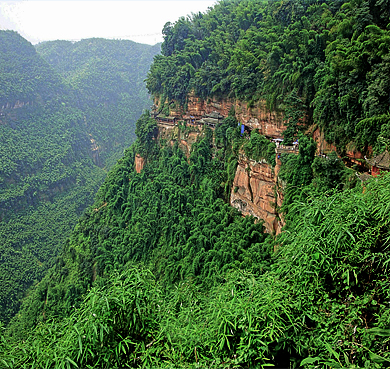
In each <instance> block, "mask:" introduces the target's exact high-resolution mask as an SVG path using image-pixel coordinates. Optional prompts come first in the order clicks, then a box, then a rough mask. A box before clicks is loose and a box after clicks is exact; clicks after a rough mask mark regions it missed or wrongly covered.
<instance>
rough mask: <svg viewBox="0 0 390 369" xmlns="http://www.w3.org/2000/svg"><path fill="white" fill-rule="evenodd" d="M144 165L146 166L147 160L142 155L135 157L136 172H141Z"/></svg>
mask: <svg viewBox="0 0 390 369" xmlns="http://www.w3.org/2000/svg"><path fill="white" fill-rule="evenodd" d="M144 164H145V159H144V158H143V157H142V156H141V155H139V154H137V155H136V156H135V170H136V172H137V173H140V172H141V170H142V169H143V167H144Z"/></svg>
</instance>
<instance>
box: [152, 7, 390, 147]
mask: <svg viewBox="0 0 390 369" xmlns="http://www.w3.org/2000/svg"><path fill="white" fill-rule="evenodd" d="M389 7H390V4H389V2H388V1H387V0H383V1H382V0H352V1H349V2H347V1H341V0H305V1H303V0H302V1H263V0H244V1H238V0H237V1H230V0H226V1H220V2H218V4H216V5H215V6H214V8H213V9H211V10H210V11H209V12H207V13H205V14H202V13H199V14H193V15H192V16H190V17H187V18H181V19H179V20H178V21H177V22H175V23H174V24H171V23H167V24H166V25H165V27H164V29H163V34H164V43H163V45H162V55H158V56H156V57H155V60H154V63H153V65H152V66H151V69H150V71H149V74H148V79H147V87H148V89H149V92H150V93H152V94H154V95H158V96H160V97H161V98H162V100H163V101H164V100H165V99H168V100H171V99H173V100H176V101H179V102H180V103H181V104H185V103H186V99H187V97H188V94H189V93H190V92H192V91H194V92H195V94H196V95H197V96H201V97H203V98H207V97H210V96H217V97H231V98H237V99H241V100H244V101H247V102H249V103H250V104H251V103H253V102H254V101H256V100H259V99H263V100H266V101H267V103H268V106H269V107H270V108H271V109H276V110H281V111H283V112H287V119H286V120H288V126H289V129H288V130H287V132H286V134H287V135H288V137H287V138H288V140H291V135H293V134H296V133H297V131H299V130H301V129H304V128H305V127H306V126H307V125H311V124H316V125H318V126H319V127H320V128H321V129H322V130H323V131H324V133H325V139H326V140H327V141H328V142H329V143H333V144H335V145H336V146H337V148H338V150H339V151H340V152H341V153H342V152H344V151H345V150H346V146H347V145H348V144H349V143H352V144H353V146H354V147H356V148H357V149H358V150H360V151H367V149H368V147H375V150H378V151H381V150H383V149H384V140H388V139H389V138H390V137H389V136H388V131H389V106H390V101H389V94H390V90H389V86H390V83H389V57H390V41H389V40H390V33H389V32H390V30H389V28H388V27H389V26H388V25H389V20H390V19H389ZM291 109H292V110H296V109H304V111H305V113H306V125H305V124H297V123H302V121H299V119H298V120H297V118H294V117H293V116H291V115H289V114H288V110H291ZM386 142H387V141H386Z"/></svg>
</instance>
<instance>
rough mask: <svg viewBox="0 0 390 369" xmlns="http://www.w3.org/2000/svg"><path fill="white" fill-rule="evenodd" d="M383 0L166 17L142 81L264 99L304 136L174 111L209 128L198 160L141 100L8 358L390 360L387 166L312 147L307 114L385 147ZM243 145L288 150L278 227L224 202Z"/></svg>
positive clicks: (66, 361) (205, 362)
mask: <svg viewBox="0 0 390 369" xmlns="http://www.w3.org/2000/svg"><path fill="white" fill-rule="evenodd" d="M388 5H389V4H388V2H387V1H386V0H384V1H382V0H380V1H376V0H372V1H353V2H349V3H347V2H344V1H312V0H310V1H306V0H305V1H303V0H302V1H296V0H294V1H269V2H262V1H261V2H260V1H245V0H243V1H235V0H233V1H221V2H219V3H218V4H216V5H215V7H214V8H213V9H211V10H210V11H208V12H207V13H205V14H197V15H193V16H192V17H191V18H190V19H180V20H179V21H178V22H177V23H176V24H175V25H169V24H167V25H166V26H165V27H164V34H165V41H164V43H163V45H162V52H163V55H161V56H156V57H155V59H154V63H153V65H152V67H151V69H150V72H149V75H148V81H147V83H148V86H149V90H150V91H151V92H152V93H153V94H154V95H155V96H156V97H158V98H159V99H160V101H162V102H163V103H166V102H167V103H168V104H169V103H170V102H171V101H172V100H173V101H174V102H175V103H181V104H182V106H183V108H184V109H185V105H186V99H187V97H188V93H189V92H191V91H195V93H197V94H198V95H199V96H203V97H204V98H206V99H207V97H208V96H215V95H219V96H221V97H226V96H232V95H233V96H236V97H237V98H240V99H244V100H248V102H250V101H251V100H256V99H265V100H267V103H268V105H269V107H272V108H273V109H280V110H283V112H284V114H285V116H286V123H287V125H288V127H287V131H286V134H285V139H286V141H288V140H292V139H295V138H299V150H296V152H295V153H283V154H281V155H280V158H279V157H277V156H276V153H275V152H274V151H275V147H274V144H273V143H270V141H269V140H268V139H267V138H266V137H263V136H261V135H260V134H259V132H257V131H255V130H253V131H252V132H251V134H250V135H249V134H248V133H247V132H245V131H244V132H241V129H240V127H239V126H240V125H241V123H240V122H237V120H236V118H235V112H234V111H231V113H230V115H229V116H228V117H225V119H223V120H222V121H221V122H218V123H217V124H216V125H215V129H214V130H211V129H209V128H208V127H207V126H206V125H203V127H202V128H201V127H199V126H195V125H194V124H186V123H185V122H184V123H183V122H177V123H173V124H172V125H173V126H174V127H175V129H176V130H180V132H181V133H183V136H184V137H185V135H187V134H188V135H189V134H190V133H194V132H196V135H197V136H198V139H197V142H196V143H194V144H193V145H192V147H191V152H190V153H189V156H188V157H187V156H186V155H185V154H184V153H183V152H182V151H181V150H180V149H179V145H180V144H182V142H180V143H179V142H178V141H177V138H178V135H176V136H175V135H172V137H167V138H165V139H161V137H162V136H161V126H158V125H157V123H156V120H155V119H154V118H153V117H152V116H151V115H150V113H148V112H145V113H144V114H142V116H141V117H140V119H139V120H138V121H137V124H136V135H137V140H136V142H135V143H134V144H133V145H132V146H131V147H130V148H129V149H128V150H126V152H125V154H124V156H123V158H122V159H120V160H119V161H118V163H117V165H116V166H115V167H114V168H113V169H112V170H111V171H110V173H109V174H108V176H107V178H106V180H105V182H104V184H103V185H102V186H101V188H100V190H99V192H98V194H97V197H96V201H95V203H94V205H93V206H91V207H90V208H89V209H88V210H87V211H86V212H85V213H84V214H83V216H82V217H81V218H80V219H79V222H78V224H77V226H76V227H75V229H74V231H73V233H72V235H71V236H70V237H69V239H68V240H67V241H66V242H65V244H64V248H63V250H62V252H61V253H60V255H59V256H58V258H57V261H56V263H55V265H54V266H53V267H52V268H51V269H50V270H49V271H48V273H47V274H46V276H45V277H44V278H43V279H42V281H41V282H40V283H38V284H37V285H36V286H35V287H34V288H33V289H32V290H31V291H30V293H29V295H28V296H27V298H26V299H25V301H24V303H23V306H22V308H21V309H20V311H19V313H18V314H17V315H16V316H15V317H14V318H13V319H12V321H11V322H10V324H9V325H8V326H7V329H6V330H5V331H4V334H3V335H2V336H1V339H0V355H1V358H2V363H4V365H5V366H6V367H10V368H30V367H32V366H35V367H38V368H43V367H45V368H48V367H49V368H62V367H69V368H71V367H74V368H92V367H93V368H96V367H97V368H106V367H110V368H123V367H145V368H265V367H269V366H274V367H276V368H287V367H290V368H300V367H303V368H310V369H314V368H318V367H321V368H327V367H329V368H338V369H340V368H350V369H352V368H354V369H355V368H386V367H388V366H389V363H390V341H389V337H390V329H389V327H390V316H389V308H388V304H389V301H390V282H389V278H388V265H389V260H390V254H389V241H390V213H389V212H390V206H389V203H390V175H389V174H382V175H380V176H378V177H376V178H371V179H368V180H367V181H365V182H363V181H361V180H360V179H359V178H358V176H357V173H356V172H355V170H354V169H353V168H347V167H346V166H345V165H344V163H343V161H342V160H341V159H340V157H339V156H338V155H337V154H336V153H335V152H333V153H329V154H328V155H327V156H326V157H324V156H322V155H316V150H317V146H316V143H315V142H314V140H313V138H312V137H311V136H310V134H311V132H312V131H311V130H307V129H306V128H307V127H306V126H307V125H312V124H318V125H319V126H320V128H321V129H323V130H324V132H325V134H326V136H327V140H329V142H333V143H334V144H336V146H337V148H338V151H339V153H342V152H343V151H345V150H346V146H347V144H350V143H352V144H354V145H355V146H356V147H358V148H360V149H361V150H362V151H365V150H367V152H369V150H368V147H369V146H374V150H377V151H381V150H384V149H385V148H386V145H388V142H389V141H388V136H386V134H387V133H386V132H387V129H388V120H387V116H388V113H389V112H388V109H389V106H388V102H387V97H388V94H387V93H388V86H387V85H386V84H381V83H380V81H382V80H383V81H386V76H385V75H382V71H383V70H385V67H386V63H387V58H388V54H389V52H388V50H389V48H388V46H389V44H388V32H389V31H388V28H387V27H388V26H387V25H388V24H389V17H388V13H386V9H388ZM384 14H385V15H384ZM355 48H356V49H355ZM353 51H355V52H356V53H355V54H353ZM352 55H354V56H355V58H354V59H353V60H352V59H350V57H351V56H352ZM354 63H356V64H354ZM376 73H378V74H377V75H376ZM379 76H382V77H381V79H380V80H377V81H376V82H375V79H376V78H377V77H378V78H379ZM168 104H167V105H168ZM172 105H173V104H172ZM166 107H167V109H166V111H165V113H167V114H169V109H170V107H169V106H166ZM375 127H376V128H375ZM172 131H173V130H172ZM332 135H333V136H332ZM180 137H181V136H180ZM332 137H333V138H332ZM136 155H138V157H139V155H141V156H142V159H143V160H144V166H143V169H142V170H141V171H140V173H137V172H136V171H135V158H136ZM243 155H245V156H247V157H248V158H249V159H253V161H257V162H262V163H266V164H267V165H269V167H270V170H272V169H273V168H274V167H275V162H276V158H277V159H278V160H280V162H281V168H280V171H279V172H278V174H277V176H278V181H279V182H280V184H281V187H282V189H283V191H284V193H283V196H284V201H283V205H282V206H281V208H280V209H278V211H279V212H280V214H282V215H283V217H284V220H285V223H286V225H285V227H284V228H283V232H282V233H281V234H280V235H278V236H276V235H275V234H265V233H264V232H263V226H262V221H261V220H257V221H256V220H255V219H254V218H253V217H243V216H242V215H241V214H240V213H239V212H238V211H237V209H234V208H232V207H230V206H229V203H228V200H229V195H230V193H231V191H232V188H231V186H232V179H233V178H234V173H235V170H236V167H237V162H238V160H239V158H240V157H242V156H243ZM247 170H248V172H250V167H249V166H248V167H247ZM279 182H278V183H279ZM233 191H234V189H233Z"/></svg>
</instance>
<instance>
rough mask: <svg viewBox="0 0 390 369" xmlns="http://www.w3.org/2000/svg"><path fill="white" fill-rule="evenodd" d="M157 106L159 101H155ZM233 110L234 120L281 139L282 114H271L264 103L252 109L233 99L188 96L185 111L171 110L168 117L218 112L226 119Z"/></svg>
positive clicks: (198, 116)
mask: <svg viewBox="0 0 390 369" xmlns="http://www.w3.org/2000/svg"><path fill="white" fill-rule="evenodd" d="M155 104H156V105H159V101H155ZM232 107H233V108H234V111H235V114H236V118H237V120H238V121H239V122H241V123H243V124H245V125H247V126H249V127H251V128H255V129H258V130H259V132H260V133H261V134H262V135H264V136H267V137H274V138H277V137H282V133H283V131H284V130H285V129H286V127H285V125H284V124H283V114H281V113H277V112H271V111H270V110H269V109H267V107H266V104H265V101H258V102H256V103H255V104H254V105H253V107H248V103H246V102H242V101H239V100H235V99H228V98H224V99H217V98H209V99H207V100H203V99H201V98H200V97H197V96H195V95H193V94H190V95H189V96H188V104H187V110H186V111H183V110H182V109H181V108H179V107H178V108H176V109H175V108H171V110H170V115H171V116H174V117H177V118H178V119H180V118H181V117H183V116H184V115H186V116H194V117H195V118H196V119H200V118H201V117H202V116H203V115H205V114H210V113H212V112H218V113H220V114H221V115H222V116H224V117H227V116H228V115H229V112H230V110H231V109H232Z"/></svg>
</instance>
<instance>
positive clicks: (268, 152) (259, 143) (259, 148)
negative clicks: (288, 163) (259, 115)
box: [243, 130, 276, 167]
mask: <svg viewBox="0 0 390 369" xmlns="http://www.w3.org/2000/svg"><path fill="white" fill-rule="evenodd" d="M275 148H276V145H275V143H273V142H270V141H269V140H267V139H266V138H265V137H264V136H262V135H260V134H259V133H258V132H257V130H253V131H252V132H251V136H250V140H249V141H248V142H246V143H245V144H244V146H243V149H244V152H245V155H246V156H247V157H248V158H251V159H254V160H257V161H261V160H262V159H265V160H266V161H267V162H268V163H269V164H270V165H271V166H272V167H274V166H275V164H276V163H275Z"/></svg>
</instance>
